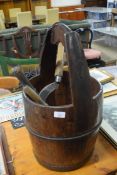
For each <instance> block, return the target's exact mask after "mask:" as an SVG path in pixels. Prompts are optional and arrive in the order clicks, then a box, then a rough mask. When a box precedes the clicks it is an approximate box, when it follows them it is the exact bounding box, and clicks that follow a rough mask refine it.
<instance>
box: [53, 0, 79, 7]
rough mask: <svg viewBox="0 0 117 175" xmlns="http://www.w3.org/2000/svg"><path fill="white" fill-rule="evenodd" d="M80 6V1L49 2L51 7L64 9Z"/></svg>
mask: <svg viewBox="0 0 117 175" xmlns="http://www.w3.org/2000/svg"><path fill="white" fill-rule="evenodd" d="M79 4H81V0H51V7H65V6H73V5H79Z"/></svg>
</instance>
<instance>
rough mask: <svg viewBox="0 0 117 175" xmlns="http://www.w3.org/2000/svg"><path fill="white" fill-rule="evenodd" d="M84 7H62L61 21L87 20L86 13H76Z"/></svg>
mask: <svg viewBox="0 0 117 175" xmlns="http://www.w3.org/2000/svg"><path fill="white" fill-rule="evenodd" d="M83 7H84V5H83V4H82V5H79V6H70V7H60V8H59V12H61V13H60V18H61V19H70V20H83V19H85V15H84V12H75V11H74V10H75V9H76V8H83Z"/></svg>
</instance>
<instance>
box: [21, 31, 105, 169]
mask: <svg viewBox="0 0 117 175" xmlns="http://www.w3.org/2000/svg"><path fill="white" fill-rule="evenodd" d="M76 37H78V36H77V34H76V33H71V34H70V35H69V34H68V35H66V38H65V39H66V41H67V42H66V45H65V48H66V52H67V58H68V60H69V73H68V72H64V74H63V78H62V83H61V84H60V86H59V88H58V89H57V90H56V91H55V92H53V93H52V94H51V95H50V96H49V97H48V99H47V103H48V104H49V106H44V105H40V104H37V103H35V102H33V101H32V100H31V99H29V97H28V96H26V94H25V93H24V92H23V99H24V107H25V122H26V127H27V129H28V131H29V134H30V138H31V142H32V146H33V152H34V155H35V157H36V158H37V160H38V161H39V162H40V164H42V165H44V166H45V167H47V168H49V169H53V170H57V171H68V170H73V169H76V168H78V167H80V166H81V165H83V164H84V163H85V162H86V161H87V160H88V159H89V157H90V156H91V154H92V152H93V149H94V146H95V141H96V137H97V133H98V130H99V127H100V124H101V121H102V89H101V85H100V84H99V83H98V82H97V81H96V80H95V79H94V78H92V77H90V76H89V72H88V68H87V64H86V61H85V58H84V55H83V52H81V48H80V47H79V45H78V44H79V41H78V43H77V42H76V43H75V45H76V46H77V49H75V52H74V51H73V52H72V51H70V50H71V43H72V44H73V43H74V42H75V41H76ZM77 39H78V38H77ZM74 40H75V41H74ZM69 41H70V42H69ZM71 41H72V42H71ZM72 48H73V47H72ZM67 49H69V50H67ZM77 51H78V53H77ZM71 54H72V59H71V60H70V58H71ZM77 54H79V55H80V56H79V57H80V58H79V59H78V58H77V56H76V55H77ZM51 59H52V58H51ZM81 59H82V60H83V64H82V60H81ZM53 60H54V59H53ZM77 60H80V61H77ZM74 61H75V64H74ZM81 65H82V66H81ZM81 67H82V69H81ZM76 68H77V72H76ZM48 70H49V69H48ZM43 71H44V70H43ZM46 71H47V70H46ZM46 73H47V72H46ZM49 73H50V72H49V71H48V75H49ZM43 75H44V74H43V73H42V72H41V74H40V76H37V77H34V78H33V79H32V80H31V83H32V84H33V85H34V87H35V88H36V89H37V90H38V91H40V90H41V89H42V88H43V87H44V86H45V85H47V84H48V82H49V81H50V82H49V83H51V82H52V81H53V77H52V76H49V77H51V78H49V79H48V81H47V77H46V78H45V79H43V77H44V76H43ZM46 75H47V74H46Z"/></svg>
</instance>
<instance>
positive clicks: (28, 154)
mask: <svg viewBox="0 0 117 175" xmlns="http://www.w3.org/2000/svg"><path fill="white" fill-rule="evenodd" d="M2 125H3V126H4V128H5V131H6V135H7V139H8V145H9V149H10V152H11V155H12V156H13V165H14V168H15V172H16V175H55V174H56V175H59V174H60V175H107V174H108V173H110V172H113V171H114V170H117V151H116V150H115V149H114V148H113V146H112V145H111V144H110V143H109V142H108V141H107V140H106V139H105V138H104V137H103V136H102V135H101V134H99V136H98V138H97V142H96V146H95V150H94V152H93V155H92V156H91V158H90V160H89V161H88V162H87V164H85V165H84V166H83V167H81V168H80V169H77V170H74V171H69V172H55V171H52V170H48V169H46V168H45V167H43V166H41V165H40V164H39V163H38V162H37V160H36V159H35V157H34V155H33V152H32V146H31V142H30V138H29V135H28V132H27V130H26V128H25V127H22V128H19V129H13V128H12V126H11V124H10V122H5V123H2ZM109 175H110V174H109ZM112 175H115V173H114V174H112Z"/></svg>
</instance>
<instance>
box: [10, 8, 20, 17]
mask: <svg viewBox="0 0 117 175" xmlns="http://www.w3.org/2000/svg"><path fill="white" fill-rule="evenodd" d="M19 12H21V8H11V9H9V17H10V19H12V18H16V17H17V13H19Z"/></svg>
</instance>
